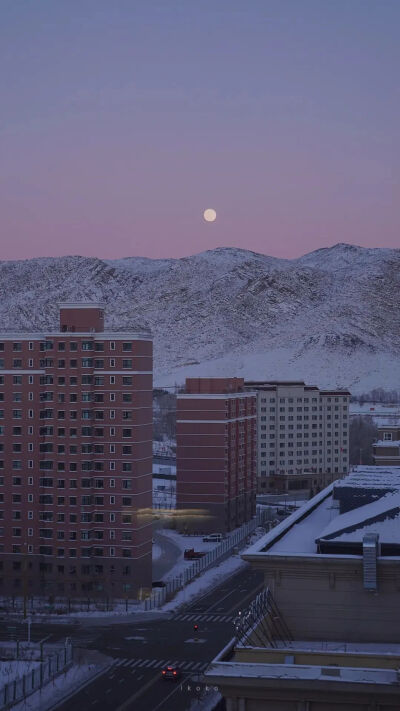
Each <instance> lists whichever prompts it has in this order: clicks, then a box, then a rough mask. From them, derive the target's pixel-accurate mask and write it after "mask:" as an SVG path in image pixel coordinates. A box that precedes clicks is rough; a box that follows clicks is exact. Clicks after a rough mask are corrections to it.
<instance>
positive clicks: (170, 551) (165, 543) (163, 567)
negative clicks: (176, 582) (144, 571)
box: [153, 531, 181, 580]
mask: <svg viewBox="0 0 400 711" xmlns="http://www.w3.org/2000/svg"><path fill="white" fill-rule="evenodd" d="M154 540H155V542H156V543H157V544H158V545H159V546H160V548H161V549H162V555H161V556H160V557H159V558H158V559H157V560H153V580H161V578H162V577H163V576H164V575H165V574H166V573H168V572H169V571H170V570H171V569H172V568H173V567H174V565H175V563H176V562H177V560H178V558H179V556H180V555H181V549H180V548H179V546H177V545H175V543H174V542H173V541H171V539H170V538H168V536H163V535H162V533H161V532H159V531H154Z"/></svg>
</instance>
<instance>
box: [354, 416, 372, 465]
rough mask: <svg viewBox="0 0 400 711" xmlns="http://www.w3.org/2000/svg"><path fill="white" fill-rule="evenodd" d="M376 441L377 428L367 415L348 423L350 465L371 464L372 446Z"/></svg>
mask: <svg viewBox="0 0 400 711" xmlns="http://www.w3.org/2000/svg"><path fill="white" fill-rule="evenodd" d="M377 439H378V428H377V426H376V425H375V423H374V421H373V419H372V417H370V416H369V415H366V416H364V417H363V416H362V415H359V416H358V417H353V418H352V419H351V421H350V464H360V463H362V464H373V463H374V459H373V456H372V445H373V442H374V441H375V440H377Z"/></svg>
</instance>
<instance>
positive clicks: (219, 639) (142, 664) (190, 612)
mask: <svg viewBox="0 0 400 711" xmlns="http://www.w3.org/2000/svg"><path fill="white" fill-rule="evenodd" d="M262 586H263V577H262V574H261V573H260V572H259V571H255V570H252V569H251V568H250V567H246V569H245V570H244V571H243V570H242V571H241V572H240V573H238V574H236V575H235V576H232V577H231V578H229V579H227V580H226V581H225V582H223V583H221V585H219V586H218V587H216V588H215V589H214V590H212V591H211V592H208V593H207V594H205V595H203V596H202V597H201V598H198V599H197V600H196V601H194V602H193V603H191V604H188V605H187V606H186V607H185V608H184V609H182V608H181V609H180V611H179V612H177V613H171V615H170V616H169V617H167V616H166V617H165V618H163V619H160V618H158V619H155V620H154V621H153V620H151V621H148V620H146V621H140V619H139V620H137V621H132V622H124V623H123V624H121V623H120V624H118V622H117V621H116V622H114V623H113V624H110V625H107V626H106V625H103V626H88V625H86V626H85V623H84V621H82V624H80V625H76V626H72V625H70V626H68V627H67V628H66V627H65V626H61V625H48V624H44V625H36V624H34V625H32V639H35V640H39V639H41V640H43V639H44V638H47V639H46V641H47V642H54V641H56V640H57V639H62V638H65V636H66V635H68V636H69V637H71V638H72V641H73V644H74V646H75V647H77V648H79V647H80V648H85V649H96V650H99V651H100V652H102V653H103V654H106V655H107V656H108V657H110V658H111V659H112V662H111V664H110V666H109V667H108V668H106V669H105V670H104V673H103V674H102V675H101V676H98V677H97V678H96V679H95V680H94V681H92V682H91V683H89V684H88V685H87V686H86V687H84V688H83V689H82V690H81V691H79V690H78V691H77V692H76V693H75V694H73V695H71V696H70V697H69V698H68V699H67V700H65V701H64V702H62V703H60V704H58V705H57V706H55V707H54V709H57V711H71V710H73V711H88V710H89V711H171V709H174V711H186V710H187V709H189V707H190V705H191V703H192V701H193V700H194V699H195V698H196V696H198V692H197V691H196V686H197V687H198V686H200V687H201V688H202V689H204V684H202V683H201V679H202V673H203V672H204V671H205V670H206V668H207V666H208V665H209V664H210V662H211V661H212V659H213V658H214V657H215V656H216V655H217V654H218V652H219V651H220V650H221V649H222V648H223V647H224V646H225V645H226V644H227V643H228V642H229V640H230V639H232V637H233V635H234V625H233V621H234V619H235V617H236V616H237V613H238V611H239V610H241V609H244V608H246V607H247V606H248V604H249V603H250V601H251V600H252V599H253V598H254V597H255V596H256V594H257V593H258V592H259V591H260V589H261V588H262ZM195 623H197V624H198V626H199V629H198V632H197V633H195V632H194V629H193V626H194V624H195ZM10 626H12V625H10V624H8V623H7V624H4V623H3V624H1V625H0V637H2V635H3V634H8V632H7V630H6V629H5V628H6V627H10ZM14 627H17V628H18V631H19V628H20V627H21V625H16V624H15V623H14ZM25 627H26V625H25ZM18 633H19V632H18ZM25 634H26V632H25ZM3 638H4V637H3ZM7 638H8V639H9V636H8V637H7ZM25 638H26V637H25ZM77 654H79V650H77ZM167 663H173V664H175V665H177V666H178V667H179V668H180V669H181V671H182V677H181V679H180V682H179V683H174V682H173V681H164V680H162V678H161V669H162V667H163V666H165V665H166V664H167ZM196 682H197V683H196Z"/></svg>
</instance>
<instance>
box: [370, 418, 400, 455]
mask: <svg viewBox="0 0 400 711" xmlns="http://www.w3.org/2000/svg"><path fill="white" fill-rule="evenodd" d="M378 433H379V439H378V441H377V442H375V443H374V445H373V456H374V463H375V464H376V465H379V466H396V464H397V465H399V464H400V420H398V419H396V420H394V421H393V422H392V423H391V424H387V425H382V426H381V427H378Z"/></svg>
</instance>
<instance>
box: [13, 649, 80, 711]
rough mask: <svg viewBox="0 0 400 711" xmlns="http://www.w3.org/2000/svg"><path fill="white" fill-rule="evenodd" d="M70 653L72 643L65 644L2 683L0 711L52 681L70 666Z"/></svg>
mask: <svg viewBox="0 0 400 711" xmlns="http://www.w3.org/2000/svg"><path fill="white" fill-rule="evenodd" d="M72 653H73V652H72V645H71V644H68V645H65V647H63V648H62V649H60V650H58V651H57V652H55V653H54V654H52V655H50V656H49V657H47V658H46V659H45V660H44V661H42V662H40V663H39V665H38V666H36V667H35V668H33V669H31V670H29V671H28V672H27V673H26V674H24V675H23V676H20V677H18V678H17V679H14V680H13V681H9V682H7V683H6V684H4V686H2V687H1V688H0V711H3V709H4V710H5V709H9V708H10V706H13V705H14V704H16V703H17V702H18V701H21V700H22V699H25V698H26V697H27V696H29V695H30V694H33V692H34V691H36V690H37V689H42V688H43V686H45V685H46V684H48V683H49V682H50V681H52V680H53V679H54V678H55V677H56V676H58V674H60V673H61V672H63V671H64V670H65V669H66V668H67V667H68V666H70V664H71V663H72Z"/></svg>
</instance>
